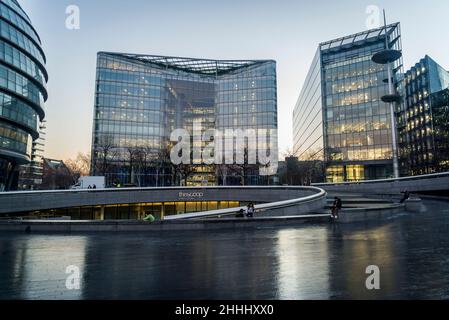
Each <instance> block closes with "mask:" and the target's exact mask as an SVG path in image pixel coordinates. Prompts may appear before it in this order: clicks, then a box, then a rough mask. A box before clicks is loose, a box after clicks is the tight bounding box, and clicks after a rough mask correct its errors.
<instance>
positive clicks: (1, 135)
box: [0, 0, 48, 191]
mask: <svg viewBox="0 0 449 320" xmlns="http://www.w3.org/2000/svg"><path fill="white" fill-rule="evenodd" d="M45 59H46V58H45V55H44V52H43V50H42V48H41V40H40V38H39V35H38V34H37V32H36V30H35V29H34V28H33V26H32V25H31V21H30V19H29V17H28V15H27V14H26V13H25V12H24V11H23V9H22V8H21V7H20V5H19V3H18V2H17V1H16V0H0V191H2V190H14V189H16V188H17V179H18V172H19V170H18V166H19V165H22V164H27V163H28V162H29V161H30V155H31V147H32V141H33V139H37V138H38V137H39V123H40V122H41V121H43V119H44V117H45V112H44V103H45V101H46V99H47V89H46V82H47V80H48V75H47V71H46V70H45Z"/></svg>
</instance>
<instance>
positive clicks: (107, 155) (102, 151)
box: [92, 135, 117, 176]
mask: <svg viewBox="0 0 449 320" xmlns="http://www.w3.org/2000/svg"><path fill="white" fill-rule="evenodd" d="M95 152H96V157H94V159H95V163H93V164H92V169H96V170H97V171H98V172H100V173H101V175H102V176H106V174H107V172H108V169H109V168H110V166H111V162H112V161H113V160H114V158H115V157H116V156H117V152H116V150H115V145H114V138H113V137H112V136H111V135H107V136H102V137H100V139H99V141H98V143H97V144H96V145H95Z"/></svg>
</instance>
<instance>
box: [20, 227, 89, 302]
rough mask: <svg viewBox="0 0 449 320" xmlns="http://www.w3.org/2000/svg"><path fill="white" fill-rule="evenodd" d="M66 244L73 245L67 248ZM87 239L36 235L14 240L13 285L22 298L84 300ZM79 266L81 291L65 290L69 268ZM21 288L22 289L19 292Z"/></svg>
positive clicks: (82, 237)
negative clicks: (83, 276)
mask: <svg viewBox="0 0 449 320" xmlns="http://www.w3.org/2000/svg"><path fill="white" fill-rule="evenodd" d="M67 243H69V244H70V246H69V247H67ZM86 244H87V238H86V237H85V236H70V237H68V236H44V235H42V236H41V235H33V236H31V237H24V238H23V239H22V241H15V243H14V244H12V245H13V246H15V247H16V248H15V251H16V259H15V260H14V265H13V273H12V281H11V284H12V286H13V288H14V289H15V290H20V296H21V298H22V299H25V300H28V299H70V300H72V299H81V298H82V295H83V291H82V289H83V278H82V275H83V273H84V268H85V252H86V247H87V246H86ZM69 266H76V267H78V268H79V271H80V276H81V277H80V290H69V289H67V287H66V281H67V278H68V277H69V276H70V275H71V274H67V273H66V271H67V267H69ZM18 288H19V289H18Z"/></svg>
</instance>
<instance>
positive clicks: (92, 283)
mask: <svg viewBox="0 0 449 320" xmlns="http://www.w3.org/2000/svg"><path fill="white" fill-rule="evenodd" d="M448 204H449V202H438V201H426V202H425V206H426V211H425V212H422V213H410V214H408V213H407V214H400V215H397V216H395V217H394V218H392V219H390V220H388V221H384V222H382V223H375V224H357V225H338V224H333V225H332V224H329V225H327V224H321V225H306V226H304V225H301V226H291V227H287V228H273V229H270V228H268V229H260V230H238V231H235V230H224V231H217V232H190V231H189V232H161V233H153V234H116V233H114V234H103V233H102V234H81V235H74V234H71V235H37V234H30V235H26V234H5V233H4V234H1V235H0V299H334V298H336V299H380V298H383V299H410V298H414V299H430V298H435V299H448V298H449V290H448V289H449V205H448ZM71 265H73V266H77V267H79V269H80V272H81V287H80V290H68V289H67V288H66V279H67V277H68V274H66V268H67V267H68V266H71ZM369 265H377V266H378V267H379V268H380V271H381V277H380V279H381V281H380V283H381V289H380V290H378V291H376V290H374V291H369V290H367V289H366V287H365V280H366V278H367V277H368V275H367V274H365V271H366V267H367V266H369Z"/></svg>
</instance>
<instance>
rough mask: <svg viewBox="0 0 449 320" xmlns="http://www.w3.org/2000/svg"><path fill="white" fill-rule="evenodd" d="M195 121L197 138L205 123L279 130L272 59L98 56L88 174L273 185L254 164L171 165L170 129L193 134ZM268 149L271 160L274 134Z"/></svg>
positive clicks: (133, 181) (133, 180) (136, 181)
mask: <svg viewBox="0 0 449 320" xmlns="http://www.w3.org/2000/svg"><path fill="white" fill-rule="evenodd" d="M196 123H200V125H201V131H200V132H199V133H197V135H200V136H202V135H203V134H204V133H205V132H206V131H207V130H210V129H217V130H222V131H223V130H226V129H254V130H256V131H257V130H259V129H266V130H268V131H270V132H272V133H273V132H274V133H277V126H278V123H277V92H276V62H275V61H272V60H248V61H220V60H207V59H194V58H180V57H166V56H154V55H136V54H121V53H108V52H100V53H99V54H98V60H97V80H96V90H95V111H94V121H93V141H92V169H91V170H92V172H91V174H93V175H100V176H103V175H104V176H106V183H107V185H108V186H111V185H114V184H120V185H126V184H130V185H133V186H140V187H146V186H158V187H159V186H170V185H179V184H183V185H187V186H195V185H241V184H245V185H260V184H271V183H275V181H274V180H275V179H274V177H273V176H269V175H261V174H260V168H259V167H258V166H250V165H248V166H247V165H240V166H237V165H231V164H228V165H219V164H213V165H211V164H199V165H198V164H197V165H194V164H192V165H186V166H184V165H181V166H174V165H173V164H172V163H170V159H169V157H168V150H170V149H171V148H172V147H173V141H171V139H170V136H171V133H172V132H173V131H174V130H176V129H185V130H187V131H188V132H190V133H192V134H193V132H194V126H195V124H196ZM194 138H198V137H192V143H195V144H196V147H199V148H204V147H205V143H204V142H201V139H199V141H200V142H198V140H195V139H194ZM267 141H268V140H267ZM254 144H256V145H258V146H259V145H260V141H249V145H254ZM245 150H246V149H245ZM270 152H272V153H273V154H276V161H277V152H278V151H277V134H274V135H273V139H271V140H270ZM245 156H246V155H245ZM192 157H193V156H192Z"/></svg>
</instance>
